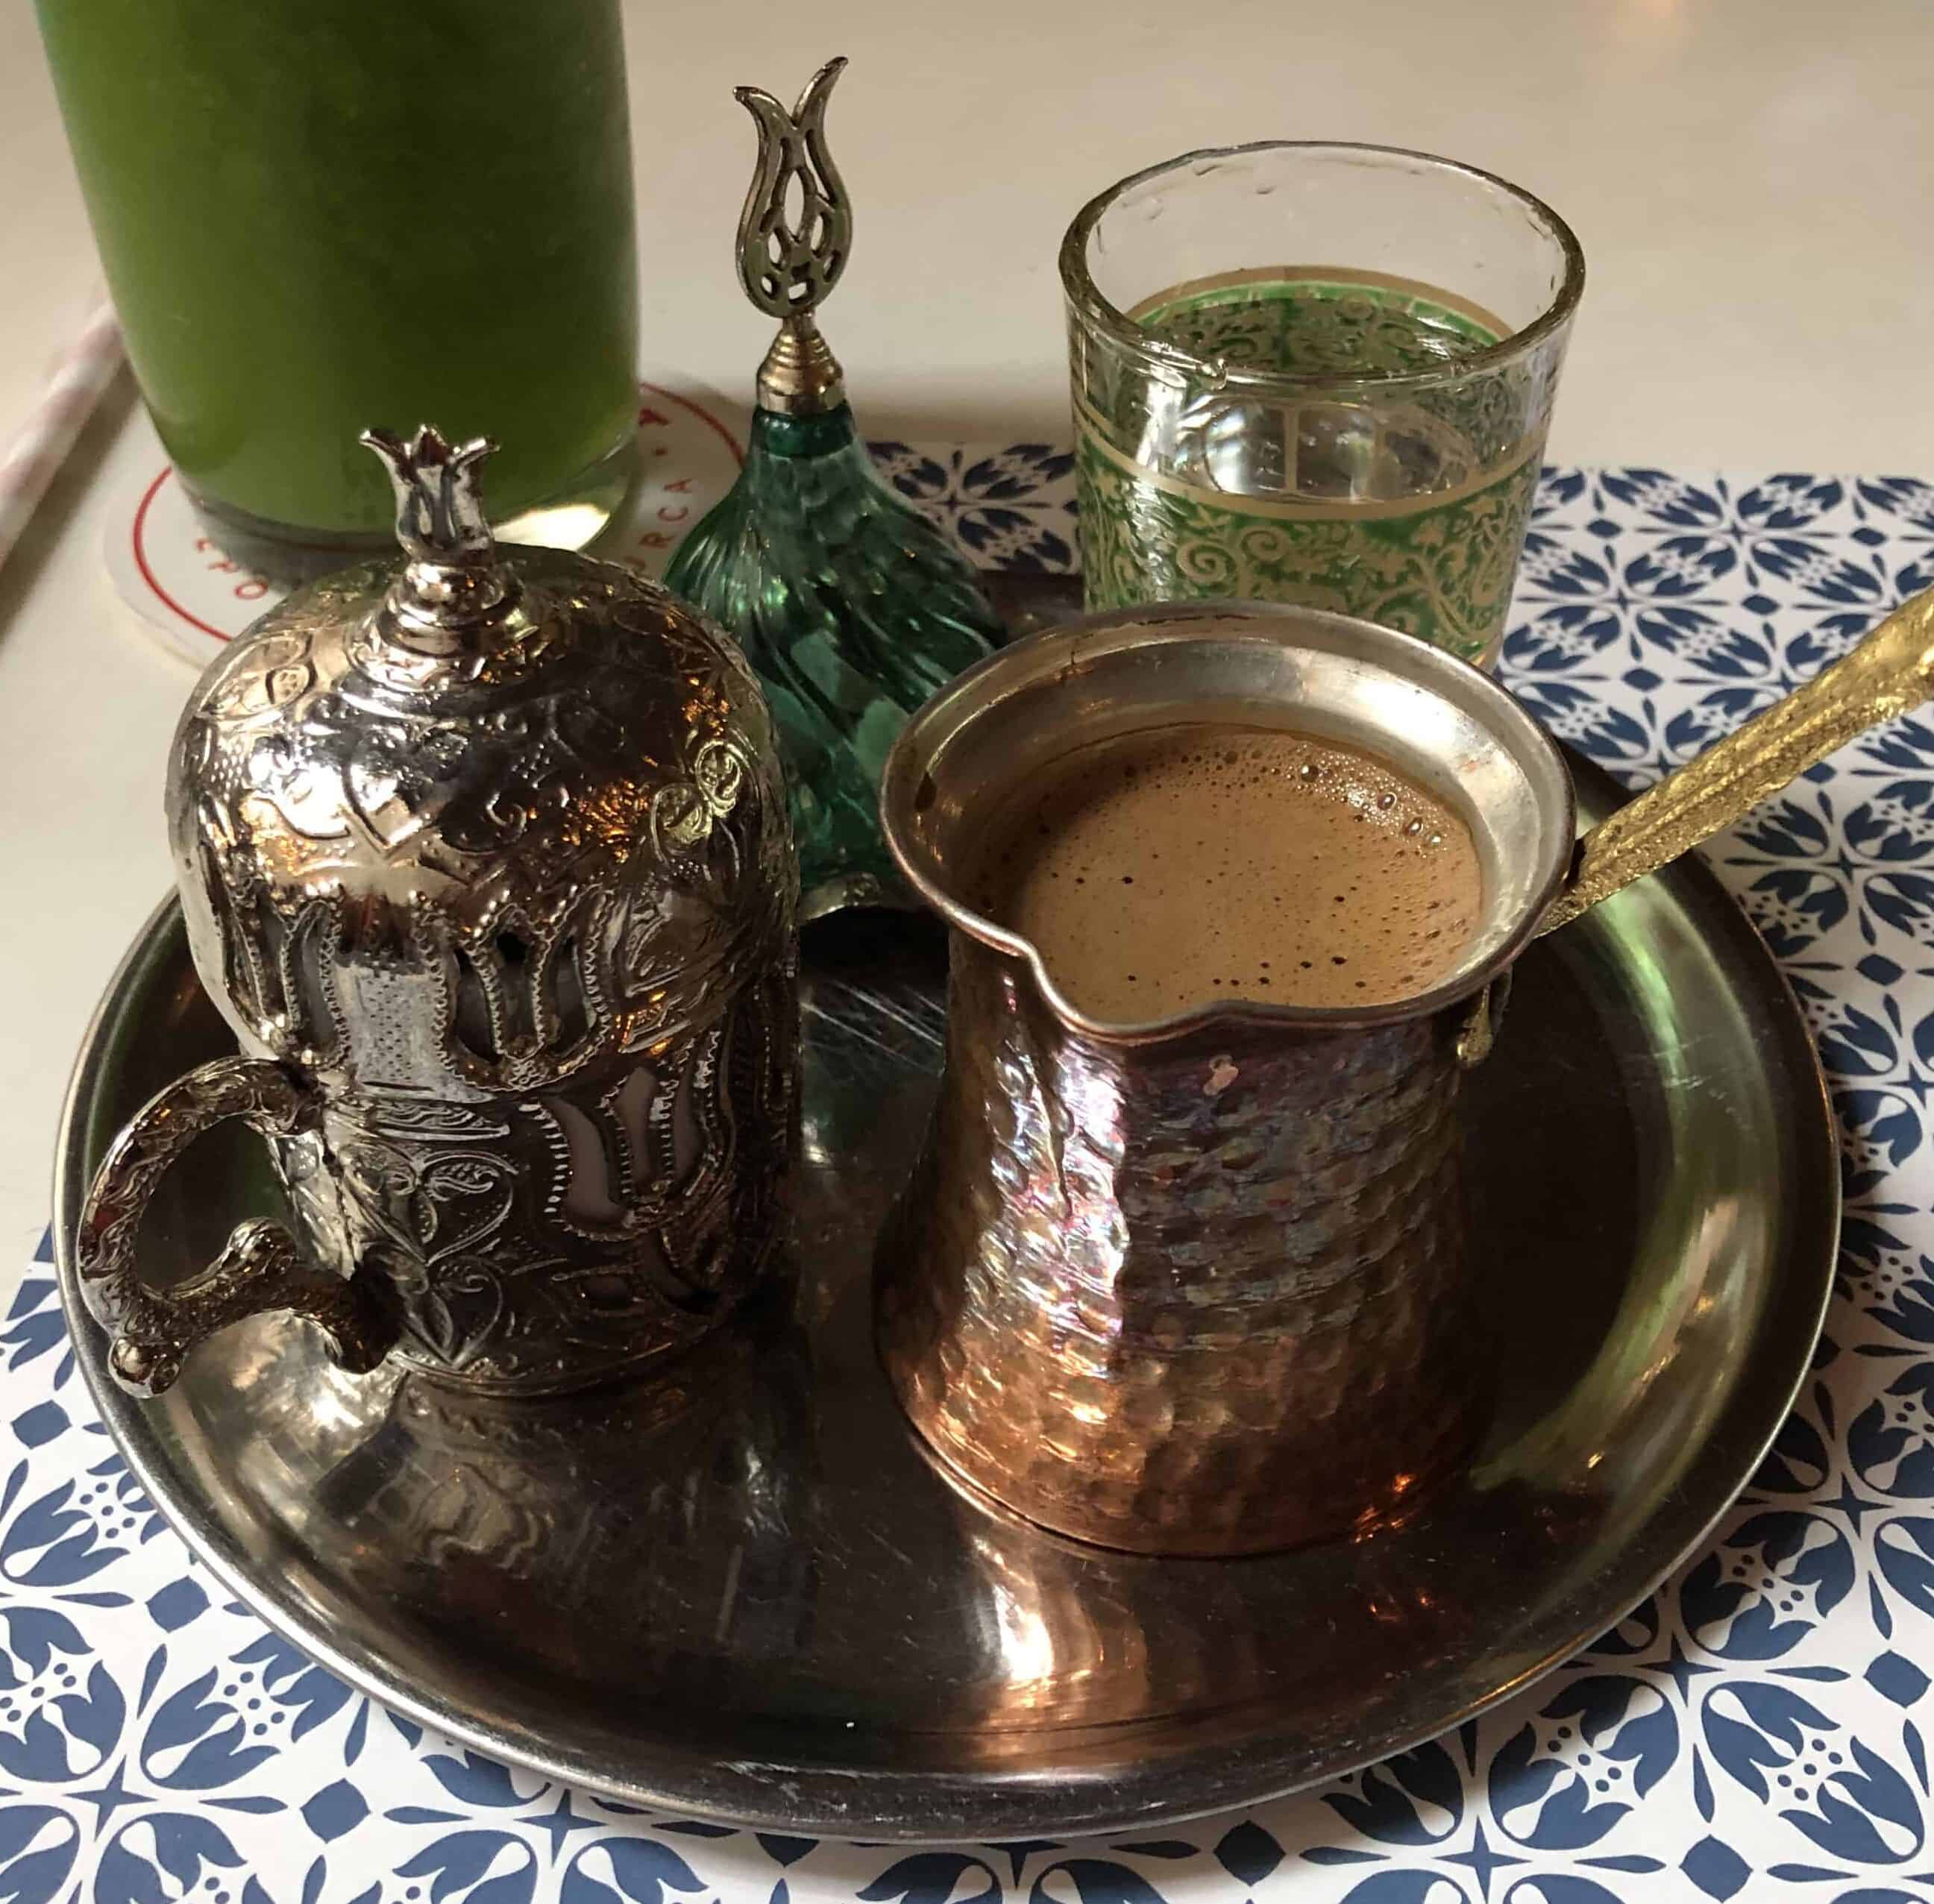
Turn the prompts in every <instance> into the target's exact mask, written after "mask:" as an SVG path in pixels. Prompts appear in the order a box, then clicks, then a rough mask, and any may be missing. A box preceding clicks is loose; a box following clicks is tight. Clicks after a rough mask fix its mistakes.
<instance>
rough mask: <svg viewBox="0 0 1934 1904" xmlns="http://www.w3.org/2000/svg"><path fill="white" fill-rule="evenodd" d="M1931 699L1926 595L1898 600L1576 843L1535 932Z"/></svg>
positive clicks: (1931, 598)
mask: <svg viewBox="0 0 1934 1904" xmlns="http://www.w3.org/2000/svg"><path fill="white" fill-rule="evenodd" d="M1929 694H1934V589H1929V590H1928V591H1927V592H1926V593H1925V594H1923V595H1916V596H1915V597H1914V598H1913V599H1912V600H1911V601H1908V602H1905V603H1903V604H1902V605H1901V606H1900V607H1898V608H1896V610H1894V611H1893V613H1892V614H1891V615H1890V616H1887V619H1886V620H1885V621H1884V622H1881V625H1879V627H1878V628H1875V630H1874V631H1873V632H1872V634H1869V635H1868V636H1867V637H1866V638H1865V639H1864V640H1863V641H1862V642H1861V643H1860V646H1858V647H1857V648H1855V649H1854V651H1853V652H1851V654H1849V655H1846V656H1845V657H1844V658H1842V659H1841V660H1839V661H1836V662H1835V663H1834V664H1833V666H1832V667H1829V668H1826V669H1824V670H1822V671H1821V673H1818V674H1817V675H1815V676H1814V677H1813V679H1812V680H1811V681H1809V682H1807V683H1806V685H1805V686H1804V687H1803V688H1795V689H1794V691H1793V692H1792V693H1791V694H1788V696H1787V697H1785V699H1784V700H1776V701H1775V702H1774V703H1773V705H1772V706H1770V707H1769V708H1767V709H1766V710H1765V711H1764V712H1762V713H1760V714H1756V715H1755V716H1754V717H1753V718H1752V719H1751V720H1750V721H1749V722H1747V723H1746V725H1745V726H1744V727H1743V728H1740V729H1739V731H1737V733H1734V734H1728V735H1727V737H1725V740H1721V741H1718V742H1716V743H1714V744H1713V746H1710V747H1709V748H1707V749H1706V751H1705V752H1704V753H1703V754H1701V755H1698V756H1697V757H1696V758H1695V759H1692V760H1691V761H1688V762H1687V763H1686V764H1685V766H1683V767H1680V768H1679V769H1678V770H1676V772H1675V773H1668V774H1667V776H1665V778H1664V779H1662V780H1661V781H1658V782H1657V783H1655V785H1652V786H1650V787H1648V788H1646V791H1644V792H1643V793H1642V794H1640V795H1639V796H1638V797H1637V799H1635V800H1631V801H1630V802H1629V803H1627V804H1626V805H1625V806H1622V807H1621V808H1619V810H1618V812H1616V813H1614V814H1613V815H1612V817H1611V818H1610V819H1609V820H1607V821H1603V822H1602V823H1601V824H1599V825H1598V826H1597V827H1594V828H1593V829H1592V831H1591V832H1590V833H1587V834H1586V836H1585V837H1584V839H1582V840H1581V841H1580V842H1579V845H1578V849H1577V856H1576V857H1575V858H1574V860H1573V862H1572V872H1571V883H1570V884H1568V886H1567V887H1565V890H1564V891H1563V892H1562V893H1559V896H1558V897H1557V898H1556V899H1554V900H1553V902H1552V904H1551V908H1550V911H1547V913H1546V914H1545V915H1544V920H1543V922H1542V923H1541V924H1540V925H1539V926H1538V931H1539V932H1540V933H1544V932H1555V931H1556V929H1558V928H1559V926H1565V925H1569V924H1570V923H1571V921H1572V920H1574V919H1576V918H1577V917H1578V916H1579V915H1580V914H1581V913H1584V912H1589V911H1590V910H1591V909H1592V907H1593V906H1595V905H1597V904H1598V902H1599V901H1600V900H1601V899H1610V897H1611V896H1612V895H1613V893H1616V892H1618V891H1620V890H1622V889H1623V888H1624V887H1627V886H1629V885H1630V884H1631V883H1632V881H1634V879H1642V878H1644V876H1645V875H1646V874H1647V873H1649V872H1657V871H1658V869H1659V868H1660V867H1661V866H1665V865H1667V864H1668V863H1670V861H1672V860H1676V859H1677V858H1678V857H1679V855H1680V854H1682V853H1685V852H1687V851H1690V850H1691V848H1693V847H1695V846H1697V845H1698V844H1699V843H1700V842H1701V841H1702V840H1705V839H1710V838H1711V837H1712V836H1713V834H1714V833H1718V832H1719V831H1720V830H1722V828H1723V827H1729V826H1731V824H1733V822H1734V821H1735V820H1738V819H1741V818H1744V817H1745V815H1746V814H1747V813H1749V812H1751V811H1752V809H1753V808H1754V807H1755V806H1758V804H1759V803H1760V802H1761V800H1766V799H1768V798H1770V797H1771V796H1772V795H1773V794H1776V793H1778V792H1779V791H1780V789H1781V788H1782V787H1785V786H1786V785H1788V784H1790V783H1791V782H1793V781H1794V780H1797V779H1798V778H1799V777H1800V775H1801V774H1803V773H1805V772H1806V770H1807V769H1808V768H1809V767H1812V766H1813V765H1815V764H1816V763H1817V762H1818V761H1823V760H1824V759H1825V758H1827V755H1829V754H1831V753H1833V752H1835V751H1836V749H1839V748H1841V747H1843V746H1845V745H1846V743H1848V741H1850V740H1853V739H1854V737H1855V736H1856V735H1858V734H1864V733H1865V732H1866V731H1867V729H1868V728H1872V727H1878V726H1879V725H1881V722H1885V721H1892V720H1896V719H1899V716H1902V715H1903V714H1906V713H1910V712H1912V710H1913V709H1915V708H1917V707H1918V706H1920V703H1922V702H1923V701H1924V700H1926V699H1927V697H1929Z"/></svg>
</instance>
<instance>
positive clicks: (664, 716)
mask: <svg viewBox="0 0 1934 1904" xmlns="http://www.w3.org/2000/svg"><path fill="white" fill-rule="evenodd" d="M364 441H366V443H368V444H369V445H370V447H372V449H374V450H376V451H377V452H378V454H380V455H381V456H382V458H383V459H384V462H385V463H386V465H387V467H388V469H389V472H390V478H391V481H392V483H393V486H394V487H395V490H396V500H397V537H398V540H399V541H400V542H401V543H402V546H403V550H404V552H405V560H404V561H403V562H402V563H400V564H396V563H391V564H387V565H386V564H381V563H376V564H369V565H364V566H363V567H360V568H355V569H351V570H348V571H344V572H343V573H342V574H339V575H336V576H332V577H328V578H327V579H325V580H323V581H321V582H318V583H315V584H313V585H312V586H310V587H309V588H306V589H303V590H301V591H300V592H298V593H297V594H295V595H291V596H290V597H289V598H288V599H287V600H286V601H284V602H282V604H280V605H279V606H278V607H276V608H275V609H273V610H271V611H270V613H268V614H267V615H265V616H264V617H263V618H262V619H261V620H260V621H258V622H256V623H255V625H254V627H253V628H251V629H250V630H249V631H248V633H247V634H245V635H244V636H243V637H242V638H241V639H240V640H238V641H237V642H236V643H235V645H234V646H233V648H232V649H230V651H229V652H227V654H226V655H224V656H222V658H221V659H220V660H219V661H217V662H216V663H215V665H214V666H213V667H211V668H210V669H209V671H208V672H207V673H206V675H205V676H203V679H202V680H201V681H200V683H199V685H197V688H196V690H195V691H194V694H193V695H192V697H191V699H190V701H189V703H188V708H187V709H186V711H185V713H184V715H183V716H182V723H181V726H180V728H179V731H178V733H177V734H176V743H175V747H174V752H173V758H172V760H171V762H170V771H169V776H168V796H167V806H168V818H169V827H170V835H171V839H172V843H173V851H174V854H175V858H176V867H177V870H178V872H179V875H180V880H181V886H182V897H183V903H184V907H185V911H186V913H187V915H188V927H189V932H190V934H191V938H192V940H193V941H194V948H195V953H196V963H197V966H199V968H200V970H201V972H202V973H203V978H204V981H205V982H206V983H207V984H208V985H209V990H211V992H212V993H214V994H215V997H216V999H217V1002H218V1004H220V1005H221V1008H222V1010H223V1011H224V1015H225V1016H227V1018H228V1019H229V1020H230V1023H232V1024H233V1026H235V1027H236V1029H237V1031H238V1032H240V1033H241V1034H242V1035H243V1038H244V1040H245V1041H246V1042H247V1043H249V1044H252V1046H254V1047H255V1048H257V1049H258V1050H261V1051H263V1052H264V1053H267V1054H268V1055H271V1056H277V1057H280V1058H284V1059H289V1060H291V1061H294V1062H299V1063H301V1064H303V1065H306V1066H308V1067H309V1068H312V1069H315V1070H317V1071H322V1072H325V1073H327V1072H330V1071H340V1072H343V1073H346V1074H348V1075H350V1076H352V1077H354V1078H355V1079H356V1080H357V1082H358V1083H362V1084H365V1085H377V1086H394V1087H396V1088H399V1089H416V1090H420V1091H426V1092H435V1093H438V1094H439V1095H445V1096H450V1095H456V1096H463V1095H474V1093H475V1092H477V1091H479V1090H493V1089H496V1090H503V1089H509V1090H517V1091H523V1090H531V1089H541V1088H543V1087H544V1086H546V1085H547V1084H548V1083H554V1082H556V1081H558V1080H561V1079H562V1078H563V1077H567V1076H569V1075H571V1074H575V1073H577V1071H580V1070H581V1069H582V1068H583V1067H584V1066H585V1065H586V1064H587V1063H589V1062H592V1061H593V1060H594V1059H597V1058H598V1056H601V1055H602V1054H605V1053H612V1052H616V1051H625V1052H631V1053H637V1052H639V1051H642V1050H648V1049H649V1048H650V1047H652V1045H654V1044H656V1043H658V1041H669V1040H673V1039H676V1038H677V1037H678V1036H679V1033H680V1030H681V1028H682V1026H688V1025H689V1024H690V1023H691V1022H693V1020H694V1019H695V1018H697V1017H702V1016H703V1015H705V1014H706V1013H708V1012H709V1011H710V1009H711V1008H712V1004H713V1002H715V996H716V993H717V992H718V990H719V989H720V987H721V986H724V985H729V984H731V982H732V981H733V977H734V972H735V971H736V970H737V969H738V968H739V967H740V966H742V965H743V963H744V962H746V961H747V960H751V961H752V962H753V963H758V962H759V961H760V960H761V959H762V958H764V959H776V958H779V957H782V956H783V955H782V952H781V951H780V950H779V948H780V947H782V945H783V944H784V943H785V940H786V938H787V937H788V934H789V931H790V926H791V910H792V904H793V901H792V897H791V887H792V884H793V883H794V879H795V877H796V875H794V871H793V869H792V863H791V845H790V842H789V839H788V836H787V833H786V823H785V803H784V797H783V791H782V779H781V774H780V769H779V764H778V756H777V754H776V751H775V747H774V743H773V735H772V731H771V728H770V722H769V720H768V717H767V712H766V709H765V705H764V700H763V699H762V697H761V693H760V690H759V688H758V685H757V683H756V682H755V679H754V678H753V676H752V674H751V673H750V672H749V670H748V669H747V668H746V664H745V663H744V661H743V658H741V657H740V654H739V652H738V650H737V649H736V648H735V647H734V646H732V644H731V643H730V642H729V641H728V640H726V639H725V638H724V637H723V636H721V634H719V633H718V631H716V630H715V629H714V628H712V627H711V625H709V624H708V623H706V622H704V621H703V620H702V619H700V618H699V617H698V616H696V615H694V613H692V612H691V610H688V609H687V608H686V607H684V606H683V605H682V604H680V603H679V602H678V601H676V599H675V598H673V597H672V596H670V595H668V594H667V593H666V592H664V590H663V589H660V588H658V587H657V586H655V585H654V584H652V583H649V582H647V581H646V580H643V578H642V577H639V576H637V575H635V574H632V573H631V571H628V570H626V569H624V568H619V567H616V566H614V565H611V564H608V563H604V562H596V561H593V560H591V559H589V558H586V557H584V556H576V555H571V554H566V553H562V552H559V551H556V550H540V549H523V548H505V549H502V550H499V549H498V548H497V547H496V546H495V545H494V544H493V541H492V538H491V535H490V529H489V527H488V526H487V521H486V519H485V517H484V511H483V508H482V505H481V504H480V501H479V499H478V495H477V467H478V465H479V464H480V462H481V461H482V459H483V458H484V456H486V455H487V453H489V450H490V447H491V446H490V444H487V443H485V442H483V441H477V442H471V443H468V444H462V445H460V446H453V445H452V444H450V443H448V442H447V441H445V440H444V438H442V437H441V436H440V435H438V434H437V432H435V430H433V429H428V428H425V429H420V430H419V431H418V432H417V435H416V436H415V437H414V439H412V440H411V441H408V442H404V441H400V440H398V439H396V438H391V437H388V436H386V435H381V434H379V433H378V432H370V433H369V435H367V436H366V437H365V438H364Z"/></svg>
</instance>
